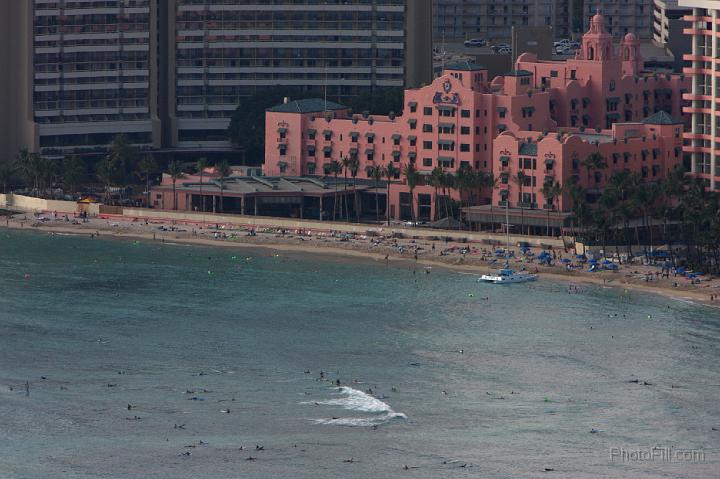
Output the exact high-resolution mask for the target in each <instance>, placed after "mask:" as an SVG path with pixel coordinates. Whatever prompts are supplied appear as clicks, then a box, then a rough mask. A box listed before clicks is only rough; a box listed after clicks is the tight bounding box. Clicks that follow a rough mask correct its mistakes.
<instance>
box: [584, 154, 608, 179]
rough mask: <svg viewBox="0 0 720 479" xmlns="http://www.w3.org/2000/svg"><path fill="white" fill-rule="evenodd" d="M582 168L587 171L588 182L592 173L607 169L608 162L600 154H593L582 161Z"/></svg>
mask: <svg viewBox="0 0 720 479" xmlns="http://www.w3.org/2000/svg"><path fill="white" fill-rule="evenodd" d="M582 166H584V167H585V169H586V170H587V176H588V180H590V173H591V172H593V171H597V170H604V169H605V168H607V162H606V161H605V157H603V156H602V155H601V154H600V153H597V152H593V153H590V154H589V155H588V156H587V157H586V158H585V159H584V160H583V161H582Z"/></svg>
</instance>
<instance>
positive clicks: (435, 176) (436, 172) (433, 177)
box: [430, 166, 444, 221]
mask: <svg viewBox="0 0 720 479" xmlns="http://www.w3.org/2000/svg"><path fill="white" fill-rule="evenodd" d="M443 174H444V172H443V169H442V167H440V166H436V167H435V168H433V170H432V172H431V173H430V184H431V185H432V186H433V188H434V189H435V194H434V196H433V211H434V214H433V221H437V220H439V219H440V218H439V216H440V211H439V209H440V203H439V201H438V193H439V191H440V187H441V186H442V177H443Z"/></svg>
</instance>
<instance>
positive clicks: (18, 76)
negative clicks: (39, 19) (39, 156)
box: [0, 0, 35, 163]
mask: <svg viewBox="0 0 720 479" xmlns="http://www.w3.org/2000/svg"><path fill="white" fill-rule="evenodd" d="M31 11H32V5H31V4H30V2H19V1H17V0H0V62H2V63H0V64H2V65H4V67H5V71H4V72H3V74H2V75H0V163H4V162H9V161H12V160H13V158H14V157H15V155H17V153H18V151H19V150H20V149H21V148H26V147H32V146H33V145H34V141H35V140H34V122H33V117H32V85H31V82H32V77H33V76H32V61H31V60H32V59H31V57H30V55H29V54H28V52H29V51H31V44H32V43H31V42H32V39H31V32H32V21H31V15H30V12H31Z"/></svg>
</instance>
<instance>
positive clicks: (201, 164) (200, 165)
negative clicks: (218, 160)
mask: <svg viewBox="0 0 720 479" xmlns="http://www.w3.org/2000/svg"><path fill="white" fill-rule="evenodd" d="M207 167H208V161H207V158H205V157H202V158H198V160H197V162H196V163H195V168H197V170H198V173H199V174H200V201H202V211H203V213H204V212H205V195H203V177H204V176H205V169H206V168H207Z"/></svg>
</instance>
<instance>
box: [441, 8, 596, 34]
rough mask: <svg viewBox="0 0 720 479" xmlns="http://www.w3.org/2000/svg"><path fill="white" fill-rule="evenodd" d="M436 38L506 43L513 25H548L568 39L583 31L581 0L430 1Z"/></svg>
mask: <svg viewBox="0 0 720 479" xmlns="http://www.w3.org/2000/svg"><path fill="white" fill-rule="evenodd" d="M433 8H434V13H433V19H434V25H433V29H434V32H435V39H436V40H438V39H441V38H445V39H447V40H457V39H462V40H466V39H469V38H485V39H487V40H490V41H498V40H505V41H507V40H509V39H510V37H511V33H512V27H513V26H530V27H541V26H549V27H552V28H553V30H554V31H555V35H556V36H557V37H569V36H570V35H571V34H572V33H573V32H579V31H580V28H582V24H581V21H580V22H578V21H576V22H575V23H573V18H575V17H577V18H581V17H580V15H581V14H582V1H578V0H520V1H514V2H510V1H503V2H498V1H497V0H433Z"/></svg>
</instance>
